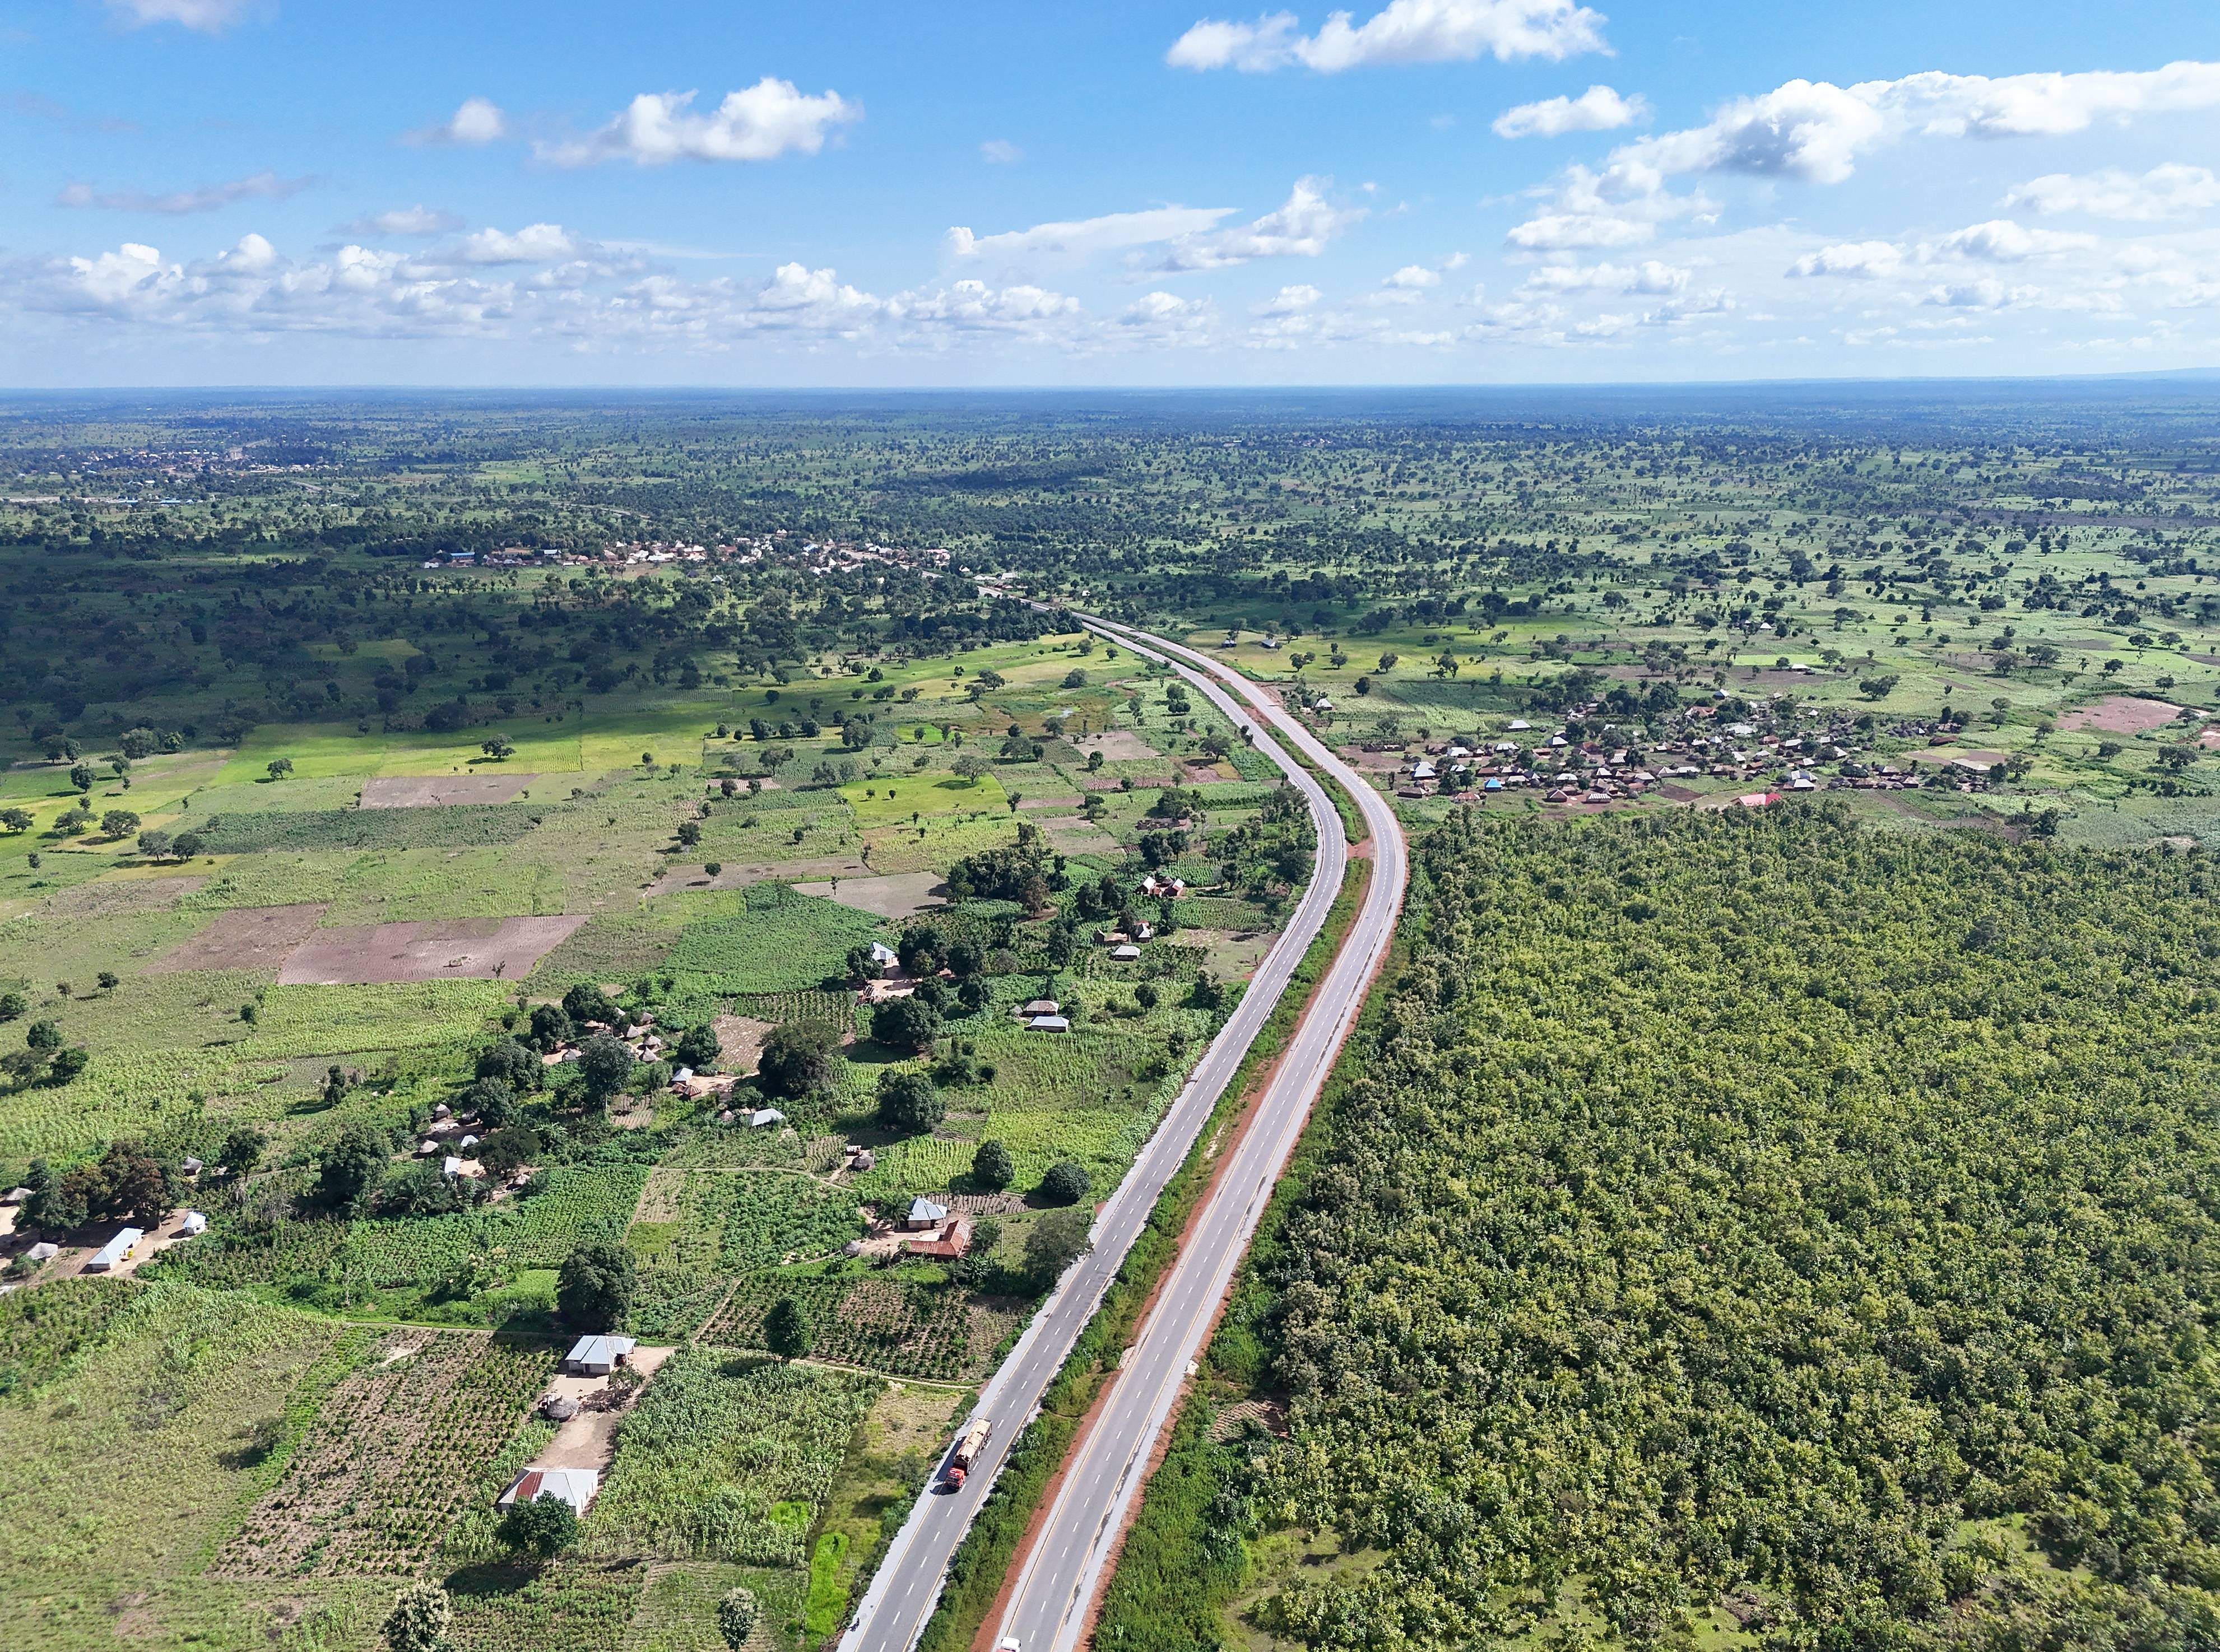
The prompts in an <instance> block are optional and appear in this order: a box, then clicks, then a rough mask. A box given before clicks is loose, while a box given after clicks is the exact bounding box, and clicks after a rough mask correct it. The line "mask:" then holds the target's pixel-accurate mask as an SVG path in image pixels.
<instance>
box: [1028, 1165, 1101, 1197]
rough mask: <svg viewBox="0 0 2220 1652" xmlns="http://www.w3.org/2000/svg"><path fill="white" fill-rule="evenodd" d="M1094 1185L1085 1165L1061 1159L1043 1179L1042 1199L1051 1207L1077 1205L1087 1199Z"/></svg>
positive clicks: (1049, 1168) (1051, 1166) (1049, 1169)
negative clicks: (1089, 1190) (1089, 1189)
mask: <svg viewBox="0 0 2220 1652" xmlns="http://www.w3.org/2000/svg"><path fill="white" fill-rule="evenodd" d="M1093 1185H1094V1184H1093V1183H1092V1182H1091V1181H1089V1180H1088V1175H1087V1167H1086V1166H1085V1165H1083V1164H1081V1163H1077V1162H1076V1161H1075V1160H1071V1159H1059V1160H1058V1161H1057V1163H1054V1164H1051V1165H1050V1166H1049V1167H1048V1173H1047V1174H1046V1175H1044V1176H1042V1177H1041V1184H1040V1191H1041V1197H1042V1198H1044V1199H1045V1200H1048V1202H1049V1203H1050V1204H1051V1205H1076V1204H1077V1203H1078V1202H1079V1201H1080V1200H1082V1199H1084V1198H1086V1197H1087V1194H1088V1188H1091V1187H1092V1186H1093Z"/></svg>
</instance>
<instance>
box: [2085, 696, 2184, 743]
mask: <svg viewBox="0 0 2220 1652" xmlns="http://www.w3.org/2000/svg"><path fill="white" fill-rule="evenodd" d="M2180 715H2181V708H2180V707H2179V706H2174V705H2169V704H2167V702H2166V701H2163V700H2138V699H2136V697H2135V696H2134V695H2126V694H2109V695H2105V697H2104V698H2103V699H2102V700H2099V701H2097V703H2096V704H2094V705H2093V706H2076V707H2074V708H2073V710H2071V711H2069V712H2067V713H2066V714H2064V715H2063V716H2061V718H2059V720H2058V726H2059V727H2061V728H2093V729H2096V730H2097V731H2098V732H2100V733H2105V734H2141V733H2143V732H2146V731H2147V730H2149V729H2154V728H2164V727H2165V726H2167V724H2168V723H2170V722H2172V721H2173V720H2174V719H2175V718H2177V717H2179V716H2180Z"/></svg>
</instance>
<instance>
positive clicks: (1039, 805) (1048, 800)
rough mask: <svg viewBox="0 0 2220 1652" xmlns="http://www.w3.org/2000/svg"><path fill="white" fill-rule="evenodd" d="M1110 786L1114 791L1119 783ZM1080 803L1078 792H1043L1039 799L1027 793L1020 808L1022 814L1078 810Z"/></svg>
mask: <svg viewBox="0 0 2220 1652" xmlns="http://www.w3.org/2000/svg"><path fill="white" fill-rule="evenodd" d="M1110 784H1111V787H1112V788H1113V789H1115V788H1116V786H1117V784H1118V782H1116V781H1114V780H1113V781H1112V782H1110ZM1097 789H1098V790H1099V789H1100V788H1097ZM1080 801H1081V800H1080V795H1079V794H1078V793H1077V792H1043V793H1042V794H1041V795H1039V796H1038V797H1035V796H1034V795H1032V793H1031V792H1027V793H1026V795H1024V796H1023V797H1021V798H1020V799H1019V800H1018V808H1019V810H1020V813H1023V812H1026V811H1029V810H1033V809H1076V808H1077V807H1079V805H1080Z"/></svg>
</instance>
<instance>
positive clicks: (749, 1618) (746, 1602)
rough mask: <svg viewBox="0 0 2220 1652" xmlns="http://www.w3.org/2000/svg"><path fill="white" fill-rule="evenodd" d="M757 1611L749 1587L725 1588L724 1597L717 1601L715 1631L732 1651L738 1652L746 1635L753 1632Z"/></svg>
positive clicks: (744, 1641)
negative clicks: (723, 1638)
mask: <svg viewBox="0 0 2220 1652" xmlns="http://www.w3.org/2000/svg"><path fill="white" fill-rule="evenodd" d="M757 1612H758V1607H757V1605H756V1597H755V1592H754V1591H753V1590H751V1589H747V1588H732V1589H727V1590H726V1592H725V1598H724V1599H721V1600H720V1601H719V1602H718V1603H717V1633H719V1634H720V1635H721V1636H724V1637H725V1644H726V1646H727V1647H729V1648H731V1649H732V1652H740V1649H741V1648H742V1647H744V1646H745V1645H746V1644H747V1643H748V1636H750V1635H751V1634H753V1633H754V1632H755V1627H756V1616H757Z"/></svg>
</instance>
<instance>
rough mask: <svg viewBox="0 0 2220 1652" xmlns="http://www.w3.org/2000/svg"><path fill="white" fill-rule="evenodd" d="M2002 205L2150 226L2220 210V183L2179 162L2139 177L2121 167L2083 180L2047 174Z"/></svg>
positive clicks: (2201, 169) (2205, 171)
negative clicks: (2214, 209) (2162, 219)
mask: <svg viewBox="0 0 2220 1652" xmlns="http://www.w3.org/2000/svg"><path fill="white" fill-rule="evenodd" d="M2004 204H2005V205H2006V206H2008V207H2017V206H2028V207H2032V208H2034V209H2035V210H2036V211H2037V212H2040V213H2043V214H2045V215H2049V214H2052V213H2060V212H2079V213H2083V214H2086V215H2087V216H2089V217H2092V218H2115V219H2119V220H2122V221H2126V222H2130V223H2148V222H2150V221H2154V220H2155V219H2160V218H2180V217H2186V216H2187V215H2190V214H2192V213H2197V212H2203V211H2204V210H2206V209H2209V208H2211V207H2214V206H2220V178H2215V177H2214V176H2213V173H2212V169H2211V167H2209V166H2186V165H2181V164H2180V163H2179V162H2168V163H2167V164H2166V165H2162V166H2154V167H2152V168H2151V169H2150V171H2147V172H2144V173H2142V175H2141V176H2140V177H2138V176H2137V175H2136V174H2135V173H2132V172H2124V171H2120V170H2119V169H2117V167H2112V168H2107V169H2106V170H2105V171H2101V172H2092V173H2088V174H2086V176H2080V177H2077V176H2075V175H2074V174H2073V173H2071V172H2049V173H2046V174H2044V175H2043V176H2042V177H2041V178H2030V180H2029V181H2028V182H2026V183H2024V184H2021V185H2020V186H2019V187H2018V188H2017V189H2016V190H2012V191H2011V193H2010V194H2009V195H2007V196H2005V199H2004Z"/></svg>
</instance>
